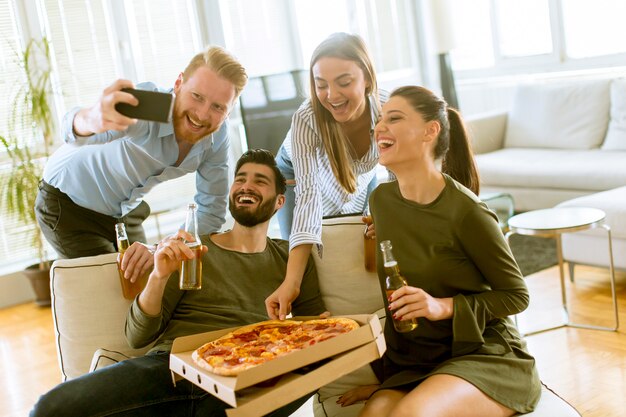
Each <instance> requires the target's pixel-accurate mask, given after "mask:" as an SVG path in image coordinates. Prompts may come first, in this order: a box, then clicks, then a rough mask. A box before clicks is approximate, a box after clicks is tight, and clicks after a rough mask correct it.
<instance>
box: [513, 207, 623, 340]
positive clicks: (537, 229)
mask: <svg viewBox="0 0 626 417" xmlns="http://www.w3.org/2000/svg"><path fill="white" fill-rule="evenodd" d="M605 217H606V215H605V213H604V212H603V211H602V210H599V209H595V208H586V207H555V208H551V209H544V210H533V211H529V212H526V213H522V214H518V215H516V216H513V217H511V218H510V219H509V231H508V232H507V233H506V240H507V242H508V241H509V238H510V237H511V236H512V235H513V234H519V235H527V236H539V237H550V238H554V239H555V240H556V253H557V259H558V262H559V276H560V279H561V300H562V304H563V312H564V318H565V321H564V323H563V324H561V325H558V326H554V327H548V328H545V329H541V330H535V331H532V332H530V333H525V335H526V336H527V335H530V334H535V333H541V332H545V331H547V330H553V329H558V328H561V327H565V326H570V327H579V328H583V329H593V330H607V331H616V330H617V329H618V327H619V318H618V312H617V298H616V295H615V270H614V267H613V243H612V240H611V228H610V227H609V226H608V225H607V224H605V223H604V218H605ZM595 228H603V229H604V230H606V232H607V240H608V251H609V265H610V267H609V270H610V281H611V294H612V296H613V314H614V316H615V326H613V327H603V326H594V325H590V324H582V323H573V322H571V321H570V319H569V308H568V303H567V294H566V291H565V274H564V269H563V252H562V247H561V235H562V234H563V233H574V232H580V231H582V230H589V229H595Z"/></svg>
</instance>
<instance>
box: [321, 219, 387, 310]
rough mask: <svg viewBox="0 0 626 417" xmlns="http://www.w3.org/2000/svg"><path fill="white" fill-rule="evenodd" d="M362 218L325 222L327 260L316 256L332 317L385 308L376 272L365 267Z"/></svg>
mask: <svg viewBox="0 0 626 417" xmlns="http://www.w3.org/2000/svg"><path fill="white" fill-rule="evenodd" d="M364 231H365V225H364V224H363V222H362V221H361V215H355V216H343V217H334V218H328V219H324V221H323V225H322V242H323V243H324V256H323V258H320V257H319V256H318V254H317V251H313V252H314V258H315V263H316V267H317V274H318V277H319V283H320V291H321V293H322V298H323V299H324V303H325V304H326V309H327V310H328V311H330V312H331V314H333V315H335V316H337V315H346V314H371V313H374V312H376V311H377V310H379V309H380V308H382V307H383V299H382V294H381V290H380V284H379V282H378V275H377V274H376V272H368V271H366V270H365V266H364V252H365V251H364V246H363V232H364Z"/></svg>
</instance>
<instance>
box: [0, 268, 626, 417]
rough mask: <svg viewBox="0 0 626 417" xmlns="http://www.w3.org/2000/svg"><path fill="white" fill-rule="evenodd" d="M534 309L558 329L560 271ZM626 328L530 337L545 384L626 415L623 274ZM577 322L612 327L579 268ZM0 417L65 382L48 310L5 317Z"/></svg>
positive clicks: (588, 276)
mask: <svg viewBox="0 0 626 417" xmlns="http://www.w3.org/2000/svg"><path fill="white" fill-rule="evenodd" d="M527 282H528V286H529V288H530V291H531V298H532V301H531V306H530V308H529V310H528V311H527V312H525V313H523V314H522V315H520V317H519V325H520V329H521V330H522V331H530V330H533V329H536V328H538V327H541V326H544V325H549V324H550V323H558V320H559V318H560V317H561V316H560V309H559V306H560V292H559V288H560V287H559V280H558V269H557V268H551V269H548V270H545V271H542V272H540V273H537V274H535V275H532V276H530V277H528V280H527ZM617 283H618V285H617V291H618V297H619V303H620V309H621V310H620V319H621V322H622V328H621V329H620V330H619V331H618V332H604V331H595V330H582V329H575V328H561V329H557V330H552V331H549V332H546V333H540V334H536V335H532V336H528V337H527V341H528V346H529V349H530V351H531V353H532V354H533V355H534V356H535V358H536V359H537V365H538V367H539V373H540V375H541V379H542V380H543V381H544V383H545V384H546V385H548V386H549V387H550V388H552V389H553V390H555V391H556V392H557V393H558V394H560V395H561V396H562V397H563V398H565V399H566V400H568V401H569V402H570V403H571V404H573V405H574V406H575V407H576V408H577V409H578V410H579V411H580V412H581V414H582V415H583V416H585V417H618V416H626V273H623V272H622V273H618V275H617ZM567 287H568V293H569V295H570V296H571V297H572V298H571V299H572V311H575V312H576V313H577V314H572V316H573V317H572V318H573V319H575V320H581V321H590V322H592V323H594V324H598V325H607V326H608V325H611V321H612V316H611V314H610V304H611V298H610V291H609V286H608V274H607V273H606V272H605V271H604V270H601V269H595V268H589V267H579V268H578V269H577V279H576V284H575V285H574V286H572V285H570V284H569V283H568V284H567ZM0 382H1V383H0V387H1V389H0V404H1V406H0V416H5V417H9V416H10V417H18V416H19V417H23V416H26V415H28V411H29V410H30V409H31V408H32V406H33V404H34V403H35V401H36V400H37V398H38V397H39V395H41V394H42V393H44V392H46V391H47V390H49V389H50V388H52V387H53V386H54V385H56V384H57V383H59V382H60V372H59V370H58V363H57V357H56V351H55V347H54V336H53V326H52V319H51V313H50V309H49V308H40V307H37V306H36V305H35V304H23V305H19V306H16V307H11V308H7V309H2V310H0Z"/></svg>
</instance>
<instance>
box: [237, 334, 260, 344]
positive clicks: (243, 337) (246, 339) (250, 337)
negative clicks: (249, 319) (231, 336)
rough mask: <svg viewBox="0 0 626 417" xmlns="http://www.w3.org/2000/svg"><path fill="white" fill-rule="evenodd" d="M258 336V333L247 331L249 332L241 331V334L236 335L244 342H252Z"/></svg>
mask: <svg viewBox="0 0 626 417" xmlns="http://www.w3.org/2000/svg"><path fill="white" fill-rule="evenodd" d="M257 337H258V335H257V334H256V333H255V332H247V333H241V334H238V335H235V338H236V339H239V340H242V341H244V342H251V341H253V340H255V339H256V338H257Z"/></svg>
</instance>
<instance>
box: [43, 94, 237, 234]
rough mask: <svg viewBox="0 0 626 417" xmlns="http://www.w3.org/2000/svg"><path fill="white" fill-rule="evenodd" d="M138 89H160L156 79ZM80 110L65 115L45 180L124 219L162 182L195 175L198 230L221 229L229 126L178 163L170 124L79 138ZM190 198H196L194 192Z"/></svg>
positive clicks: (88, 204) (91, 206)
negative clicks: (76, 119) (59, 142)
mask: <svg viewBox="0 0 626 417" xmlns="http://www.w3.org/2000/svg"><path fill="white" fill-rule="evenodd" d="M137 88H141V89H144V90H153V91H157V90H158V89H157V88H156V86H155V85H154V84H152V83H142V84H139V85H137ZM79 110H80V109H79V108H75V109H73V110H72V111H70V112H68V113H67V114H66V115H65V118H64V120H63V126H62V137H63V140H64V141H65V144H64V145H62V146H61V147H60V148H59V149H58V150H57V151H56V152H55V153H54V154H52V156H51V157H50V159H49V160H48V162H47V164H46V167H45V169H44V174H43V179H44V181H46V182H47V183H48V184H50V185H52V186H53V187H56V188H58V189H59V190H61V191H62V192H64V193H65V194H67V195H68V196H69V197H70V198H71V199H72V201H73V202H74V203H76V204H78V205H79V206H81V207H85V208H88V209H90V210H94V211H96V212H98V213H102V214H105V215H108V216H112V217H122V216H124V215H126V214H128V213H129V212H130V211H131V210H133V209H134V208H135V207H137V206H138V205H139V203H141V200H142V198H143V196H145V195H146V194H147V193H148V192H149V191H150V190H151V189H152V188H154V187H155V186H157V185H158V184H160V183H162V182H165V181H167V180H171V179H174V178H178V177H182V176H183V175H185V174H188V173H191V172H195V173H196V189H197V194H196V195H195V197H194V200H195V201H196V204H197V205H198V229H199V230H198V232H199V233H200V234H207V233H211V232H216V231H218V230H220V228H221V227H222V224H224V222H225V214H226V202H227V196H228V148H229V144H230V142H229V139H228V135H227V132H228V124H227V122H224V124H223V125H222V127H221V128H220V129H219V130H218V131H217V132H215V133H213V134H212V135H210V136H209V137H207V138H205V139H203V140H201V141H199V142H197V143H196V144H194V145H193V147H192V148H191V150H190V151H189V153H188V154H187V156H186V157H185V159H184V160H183V161H182V163H181V164H180V165H179V166H175V164H176V160H177V159H178V152H179V149H178V144H177V143H176V138H175V137H174V126H173V125H172V124H171V123H158V122H148V121H142V120H139V121H137V123H136V124H134V125H131V126H129V127H128V129H126V130H125V131H107V132H103V133H99V134H95V135H91V136H87V137H80V136H75V135H74V131H73V128H72V125H73V121H74V117H75V116H76V113H77V112H78V111H79ZM190 199H191V196H190Z"/></svg>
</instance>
